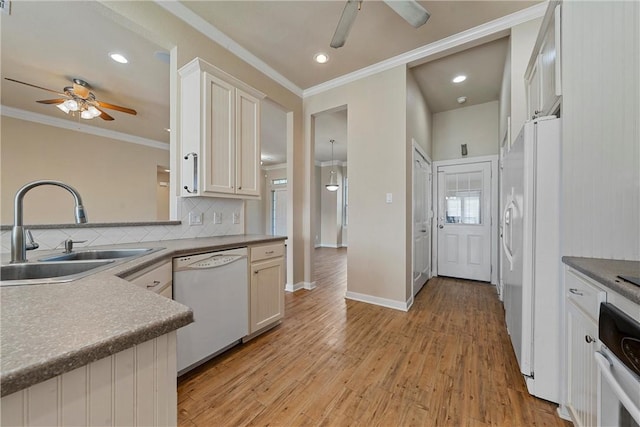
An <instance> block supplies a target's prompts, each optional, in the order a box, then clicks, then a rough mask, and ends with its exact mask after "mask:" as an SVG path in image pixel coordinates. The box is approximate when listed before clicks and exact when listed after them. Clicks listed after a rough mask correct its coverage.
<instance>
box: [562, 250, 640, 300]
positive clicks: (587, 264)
mask: <svg viewBox="0 0 640 427" xmlns="http://www.w3.org/2000/svg"><path fill="white" fill-rule="evenodd" d="M562 262H564V263H565V264H566V265H568V266H569V267H572V268H575V269H576V270H578V271H579V272H581V273H582V274H584V275H586V276H588V277H590V278H592V279H593V280H595V281H597V282H598V283H601V284H602V285H603V286H606V287H607V288H609V289H611V290H613V291H615V292H617V293H619V294H620V295H622V296H623V297H625V298H628V299H629V300H630V301H632V302H634V303H636V304H640V286H636V285H634V284H632V283H629V282H626V281H625V280H622V279H621V278H619V277H618V276H632V277H640V261H623V260H615V259H602V258H580V257H570V256H565V257H562Z"/></svg>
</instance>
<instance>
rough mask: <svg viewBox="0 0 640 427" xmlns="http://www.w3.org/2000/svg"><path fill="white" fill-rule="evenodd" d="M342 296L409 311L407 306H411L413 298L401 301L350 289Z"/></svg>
mask: <svg viewBox="0 0 640 427" xmlns="http://www.w3.org/2000/svg"><path fill="white" fill-rule="evenodd" d="M344 297H345V298H346V299H351V300H354V301H360V302H366V303H369V304H374V305H379V306H381V307H387V308H393V309H394V310H401V311H409V307H411V304H413V298H410V299H409V301H406V302H402V301H396V300H392V299H387V298H380V297H375V296H373V295H367V294H359V293H357V292H351V291H347V293H346V294H345V295H344Z"/></svg>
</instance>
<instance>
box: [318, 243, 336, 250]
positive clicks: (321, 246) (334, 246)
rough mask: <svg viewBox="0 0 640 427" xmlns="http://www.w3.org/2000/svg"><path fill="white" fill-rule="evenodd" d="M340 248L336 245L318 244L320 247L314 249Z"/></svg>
mask: <svg viewBox="0 0 640 427" xmlns="http://www.w3.org/2000/svg"><path fill="white" fill-rule="evenodd" d="M340 247H341V246H338V245H328V244H325V243H320V246H316V248H331V249H339V248H340Z"/></svg>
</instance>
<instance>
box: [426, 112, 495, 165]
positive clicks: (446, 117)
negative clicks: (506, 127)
mask: <svg viewBox="0 0 640 427" xmlns="http://www.w3.org/2000/svg"><path fill="white" fill-rule="evenodd" d="M498 104H499V103H498V101H491V102H486V103H484V104H478V105H472V106H470V107H464V108H457V109H455V110H449V111H443V112H441V113H436V114H434V115H433V158H432V160H434V161H437V160H452V159H461V158H463V157H462V154H461V149H460V145H461V144H467V151H468V154H467V156H466V157H478V156H487V155H494V154H498V120H499V119H498V114H499V108H498V107H499V105H498Z"/></svg>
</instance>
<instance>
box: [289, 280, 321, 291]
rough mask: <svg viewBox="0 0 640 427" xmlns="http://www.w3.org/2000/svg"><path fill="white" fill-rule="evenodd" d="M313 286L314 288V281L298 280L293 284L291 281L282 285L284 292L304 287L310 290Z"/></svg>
mask: <svg viewBox="0 0 640 427" xmlns="http://www.w3.org/2000/svg"><path fill="white" fill-rule="evenodd" d="M315 288H316V282H298V283H296V284H295V285H292V284H291V283H287V284H286V285H285V287H284V290H285V291H286V292H295V291H299V290H300V289H306V290H308V291H310V290H312V289H315Z"/></svg>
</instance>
